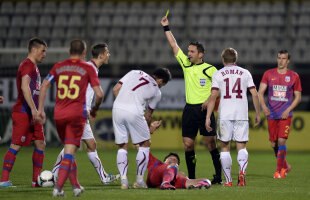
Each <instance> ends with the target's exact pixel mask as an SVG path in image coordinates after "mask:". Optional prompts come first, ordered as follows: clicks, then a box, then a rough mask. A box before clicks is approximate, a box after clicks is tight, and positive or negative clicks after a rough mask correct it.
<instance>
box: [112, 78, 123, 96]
mask: <svg viewBox="0 0 310 200" xmlns="http://www.w3.org/2000/svg"><path fill="white" fill-rule="evenodd" d="M121 88H122V84H121V83H120V82H118V83H116V84H115V85H114V87H113V96H114V98H115V99H116V97H117V96H118V93H119V91H120V90H121Z"/></svg>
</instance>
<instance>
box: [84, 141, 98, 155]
mask: <svg viewBox="0 0 310 200" xmlns="http://www.w3.org/2000/svg"><path fill="white" fill-rule="evenodd" d="M84 142H85V144H86V146H87V151H88V152H95V151H96V149H97V142H96V140H95V139H87V140H84Z"/></svg>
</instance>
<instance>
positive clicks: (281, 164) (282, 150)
mask: <svg viewBox="0 0 310 200" xmlns="http://www.w3.org/2000/svg"><path fill="white" fill-rule="evenodd" d="M285 165H286V166H285ZM285 167H286V168H287V163H286V145H283V146H279V150H278V156H277V171H278V172H280V171H281V169H282V168H285Z"/></svg>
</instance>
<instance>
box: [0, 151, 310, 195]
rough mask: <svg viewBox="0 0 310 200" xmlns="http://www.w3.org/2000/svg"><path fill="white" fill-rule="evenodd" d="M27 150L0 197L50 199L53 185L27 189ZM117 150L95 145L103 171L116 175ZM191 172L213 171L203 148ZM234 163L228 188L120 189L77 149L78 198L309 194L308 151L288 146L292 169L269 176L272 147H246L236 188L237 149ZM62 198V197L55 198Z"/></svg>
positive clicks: (49, 158)
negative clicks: (283, 175) (246, 160)
mask: <svg viewBox="0 0 310 200" xmlns="http://www.w3.org/2000/svg"><path fill="white" fill-rule="evenodd" d="M6 150H7V147H4V146H2V147H0V163H1V166H2V163H3V157H4V154H5V152H6ZM32 151H33V148H24V149H22V151H20V152H19V153H18V155H17V159H16V162H15V165H14V168H13V170H12V173H11V176H10V180H11V181H12V183H13V184H14V185H16V186H17V187H15V188H0V199H5V200H6V199H7V200H11V199H19V200H20V199H22V200H27V199H31V200H34V199H55V198H53V197H52V188H31V187H30V185H31V177H32V159H31V158H32ZM59 151H60V148H47V149H46V152H45V162H44V166H43V169H48V170H51V169H52V167H53V165H54V162H55V160H56V157H57V155H58V153H59ZM169 152H170V151H169V150H152V153H153V155H154V156H155V157H157V158H160V159H162V158H163V157H164V156H165V155H166V154H168V153H169ZM174 152H177V153H179V155H180V158H181V164H180V170H182V171H184V172H186V164H185V161H184V152H183V151H182V150H178V151H174ZM116 153H117V150H116V149H115V150H99V151H98V154H99V156H100V158H101V161H102V162H103V165H104V168H105V170H106V171H107V172H108V173H113V174H116V173H117V172H118V170H117V167H116ZM196 154H197V168H196V176H197V177H199V178H202V177H206V178H209V179H212V175H213V173H214V169H213V165H212V159H211V157H210V154H209V153H208V152H207V151H197V152H196ZM231 155H232V160H233V166H232V177H233V187H230V188H228V187H223V186H220V185H215V186H211V188H210V189H208V190H185V189H183V190H181V189H180V190H175V191H163V190H159V189H129V190H121V189H120V181H116V182H114V183H112V184H110V185H102V184H101V182H100V180H99V177H98V175H97V174H96V172H95V170H94V168H93V166H92V165H91V163H90V162H89V160H88V157H87V153H86V151H85V150H83V151H78V153H77V156H76V157H77V163H78V177H79V181H80V184H81V185H82V186H84V187H85V192H84V193H83V194H82V196H81V197H77V198H80V199H88V200H92V199H120V200H127V199H138V200H140V199H141V200H142V199H146V200H153V199H154V200H155V199H156V200H162V199H169V200H172V199H186V200H189V199H208V200H209V199H216V200H220V199H226V200H235V199H236V200H237V199H238V200H240V199H250V200H256V199H260V200H277V199H279V200H280V199H281V200H285V199H294V200H302V199H305V200H306V199H307V200H309V199H310V167H309V166H310V152H290V151H288V155H287V160H288V162H289V163H290V164H291V165H292V171H291V172H290V173H289V174H288V176H287V178H285V179H278V180H274V179H273V173H274V171H275V166H276V159H275V157H274V155H273V152H272V150H270V151H249V164H248V169H247V176H246V180H247V186H246V187H237V186H236V185H237V176H238V168H239V167H238V164H237V161H236V157H237V154H236V152H235V151H233V152H232V153H231ZM135 157H136V151H135V150H130V151H129V153H128V158H129V169H128V179H129V182H130V184H133V182H134V181H135V170H136V164H135ZM64 191H65V194H66V197H65V199H75V198H76V197H73V194H72V190H71V186H70V184H69V181H67V183H66V184H65V187H64ZM59 198H61V197H59Z"/></svg>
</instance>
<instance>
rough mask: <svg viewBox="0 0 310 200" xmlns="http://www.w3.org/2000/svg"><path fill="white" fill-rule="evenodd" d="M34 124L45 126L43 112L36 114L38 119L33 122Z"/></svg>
mask: <svg viewBox="0 0 310 200" xmlns="http://www.w3.org/2000/svg"><path fill="white" fill-rule="evenodd" d="M35 121H36V122H39V123H40V124H45V121H46V114H45V112H44V111H39V112H38V117H37V119H36V120H35Z"/></svg>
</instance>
